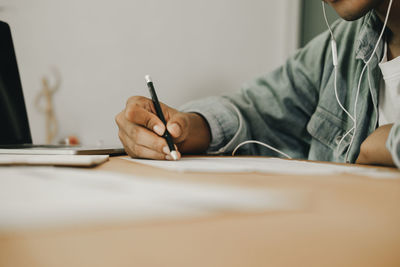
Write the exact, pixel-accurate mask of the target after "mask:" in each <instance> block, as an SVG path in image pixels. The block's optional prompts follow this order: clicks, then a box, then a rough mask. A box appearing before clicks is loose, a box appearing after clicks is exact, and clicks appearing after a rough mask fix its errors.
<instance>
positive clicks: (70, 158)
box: [0, 154, 109, 167]
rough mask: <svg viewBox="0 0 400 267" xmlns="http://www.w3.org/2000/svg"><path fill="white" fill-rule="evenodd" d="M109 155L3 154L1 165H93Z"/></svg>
mask: <svg viewBox="0 0 400 267" xmlns="http://www.w3.org/2000/svg"><path fill="white" fill-rule="evenodd" d="M108 159H109V156H108V155H14V154H1V155H0V165H51V166H53V165H54V166H79V167H91V166H95V165H99V164H101V163H103V162H106V161H107V160H108Z"/></svg>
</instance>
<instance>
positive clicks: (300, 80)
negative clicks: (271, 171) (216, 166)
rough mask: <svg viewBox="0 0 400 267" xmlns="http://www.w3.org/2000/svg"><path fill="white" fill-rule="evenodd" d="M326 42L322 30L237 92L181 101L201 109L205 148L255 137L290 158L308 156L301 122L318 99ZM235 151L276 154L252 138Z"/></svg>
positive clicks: (223, 148) (228, 146)
mask: <svg viewBox="0 0 400 267" xmlns="http://www.w3.org/2000/svg"><path fill="white" fill-rule="evenodd" d="M327 43H328V44H329V36H328V35H321V36H320V37H319V38H317V39H315V40H314V41H312V42H311V43H309V44H308V45H307V46H306V47H305V48H303V49H301V50H299V51H298V52H296V53H295V54H294V55H293V56H292V57H290V58H289V59H288V60H287V61H286V63H285V64H284V65H283V66H281V67H280V68H278V69H276V70H275V71H273V72H271V73H269V74H267V75H264V76H262V77H259V78H257V79H255V80H254V81H253V82H251V83H249V84H245V85H244V86H243V87H242V89H241V90H240V91H239V92H238V93H235V94H232V95H229V96H220V97H209V98H205V99H202V100H197V101H193V102H189V103H187V104H186V105H184V106H183V107H182V108H181V110H182V111H183V112H195V113H198V114H200V115H201V116H203V117H204V118H205V119H206V120H207V122H208V124H209V126H210V130H211V144H210V147H209V149H208V151H207V152H208V153H209V154H228V153H231V152H232V151H233V150H234V149H235V148H236V147H237V146H238V145H239V144H241V143H242V142H244V141H248V140H257V141H261V142H263V143H266V144H268V145H270V146H272V147H274V148H276V149H279V150H280V151H282V152H284V153H286V154H288V155H290V156H291V157H293V158H307V157H308V151H309V147H310V141H311V136H310V135H309V133H308V132H307V130H306V126H307V123H308V121H309V120H310V117H311V115H312V114H313V113H314V111H315V108H316V106H317V103H318V98H319V89H318V88H319V87H320V83H321V79H322V71H323V66H324V62H325V53H326V52H325V51H327V49H326V47H327V46H326V44H327ZM237 154H242V155H263V156H280V155H279V154H277V153H276V152H274V151H272V150H270V149H268V148H265V147H263V146H259V145H254V144H246V145H244V146H241V147H240V148H239V149H238V151H237Z"/></svg>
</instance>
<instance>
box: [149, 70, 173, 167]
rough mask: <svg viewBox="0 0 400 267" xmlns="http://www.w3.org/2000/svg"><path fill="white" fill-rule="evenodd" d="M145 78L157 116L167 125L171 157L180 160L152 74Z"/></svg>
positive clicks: (165, 134) (166, 131)
mask: <svg viewBox="0 0 400 267" xmlns="http://www.w3.org/2000/svg"><path fill="white" fill-rule="evenodd" d="M145 79H146V83H147V87H148V88H149V91H150V95H151V100H152V101H153V105H154V108H155V109H156V113H157V116H158V118H160V120H161V121H162V123H164V125H165V133H164V135H163V137H164V138H165V140H166V141H167V144H168V147H169V151H170V153H171V157H172V158H173V160H178V153H177V152H176V150H175V145H174V142H173V141H172V137H171V134H170V133H169V132H168V130H167V122H166V121H165V118H164V114H163V112H162V109H161V106H160V102H158V97H157V94H156V90H155V89H154V84H153V81H152V80H151V77H150V75H146V76H145Z"/></svg>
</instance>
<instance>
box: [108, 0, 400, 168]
mask: <svg viewBox="0 0 400 267" xmlns="http://www.w3.org/2000/svg"><path fill="white" fill-rule="evenodd" d="M325 2H327V3H328V4H330V5H331V6H332V7H333V8H334V9H335V10H336V12H337V13H338V14H339V15H340V16H341V17H342V18H343V19H345V20H346V21H338V22H336V23H334V24H333V26H332V30H333V33H334V38H335V40H336V43H337V47H338V50H337V54H338V72H337V77H336V75H335V71H334V67H333V59H332V50H331V35H330V34H329V32H325V33H323V34H321V35H319V36H318V37H316V38H315V39H314V40H312V41H311V42H310V43H309V44H308V45H307V46H306V47H304V48H303V49H301V50H299V51H298V52H297V53H296V54H295V55H294V56H293V57H291V58H289V59H288V61H287V62H286V64H285V65H284V66H282V67H281V68H279V69H277V70H275V71H274V72H272V73H270V74H268V75H265V76H264V77H261V78H259V79H257V80H256V81H255V82H253V83H252V84H249V85H246V86H245V87H244V88H243V89H242V90H241V92H240V93H237V94H235V95H230V96H226V97H210V98H206V99H203V100H198V101H194V102H191V103H188V104H187V105H185V106H184V107H182V109H181V111H178V110H176V109H173V108H171V107H168V106H166V105H163V106H162V107H163V112H164V114H165V117H166V120H167V129H168V131H169V132H170V134H171V135H172V136H173V137H174V141H175V143H176V145H177V147H178V149H179V151H180V152H181V153H203V152H207V153H217V154H218V153H230V152H232V151H233V150H234V149H235V148H236V147H237V146H238V145H239V144H240V143H241V142H243V141H246V140H250V139H251V140H257V141H261V142H264V143H266V144H268V145H270V146H272V147H275V148H277V149H279V150H280V151H282V152H284V153H287V154H289V155H290V156H292V157H293V158H305V159H310V160H325V161H336V162H346V161H347V162H357V163H361V164H380V165H387V166H395V165H396V166H397V167H399V168H400V160H399V158H400V97H399V95H400V57H398V56H399V55H400V2H399V1H397V0H394V1H393V4H392V6H391V10H390V15H389V17H388V22H387V27H386V28H387V29H386V31H385V34H384V36H383V38H382V40H381V41H380V42H379V43H378V45H377V49H376V52H375V54H373V56H372V58H371V60H370V62H369V64H368V66H367V67H366V70H365V73H364V74H363V76H362V79H360V77H361V74H362V69H363V68H364V66H365V63H366V62H367V61H368V60H369V58H370V57H371V55H372V52H373V50H374V48H375V45H376V44H377V41H378V37H379V34H380V32H381V30H382V27H383V22H384V20H385V17H386V11H387V10H388V6H389V2H390V1H389V0H326V1H325ZM382 73H383V74H382ZM335 81H336V82H337V87H336V88H337V98H336V95H335ZM358 88H359V94H358V93H357V91H358ZM357 99H358V100H357ZM339 103H340V104H342V105H343V108H342V107H340V104H339ZM346 111H348V112H346ZM352 114H353V115H352ZM116 122H117V124H118V126H119V137H120V139H121V141H122V143H123V145H124V147H125V149H126V151H127V153H128V154H129V155H130V156H132V157H140V158H151V159H171V157H170V156H169V150H168V147H167V146H166V142H165V140H164V139H163V138H162V137H160V136H161V135H162V134H163V132H164V131H165V127H164V125H163V124H162V122H161V121H160V120H159V119H158V118H157V116H156V115H155V111H154V108H153V105H152V102H151V100H150V99H147V98H144V97H131V98H130V99H129V100H128V102H127V105H126V108H125V109H124V110H123V111H122V112H121V113H119V114H118V115H117V117H116ZM353 128H355V129H353ZM238 153H240V154H252V155H271V156H275V155H277V154H276V153H275V152H274V151H272V150H269V149H267V148H264V147H262V146H258V145H254V144H247V145H245V146H242V147H240V149H239V150H238Z"/></svg>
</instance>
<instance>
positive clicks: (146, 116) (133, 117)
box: [124, 105, 165, 135]
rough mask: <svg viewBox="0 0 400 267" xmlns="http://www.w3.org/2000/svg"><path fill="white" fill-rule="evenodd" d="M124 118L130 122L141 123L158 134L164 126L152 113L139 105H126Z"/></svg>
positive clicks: (161, 133) (160, 133)
mask: <svg viewBox="0 0 400 267" xmlns="http://www.w3.org/2000/svg"><path fill="white" fill-rule="evenodd" d="M124 115H125V118H126V119H127V120H128V121H130V122H131V123H134V124H137V125H141V126H143V127H145V128H147V129H149V130H152V131H154V132H155V133H157V134H158V135H163V134H164V132H165V126H164V124H163V123H162V121H161V120H160V119H159V118H158V117H157V115H155V114H154V113H152V112H150V111H148V110H147V109H145V108H142V107H139V106H135V105H134V106H128V107H127V108H126V110H125V114H124Z"/></svg>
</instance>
